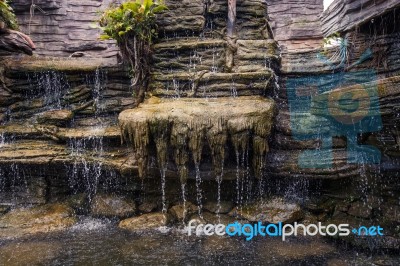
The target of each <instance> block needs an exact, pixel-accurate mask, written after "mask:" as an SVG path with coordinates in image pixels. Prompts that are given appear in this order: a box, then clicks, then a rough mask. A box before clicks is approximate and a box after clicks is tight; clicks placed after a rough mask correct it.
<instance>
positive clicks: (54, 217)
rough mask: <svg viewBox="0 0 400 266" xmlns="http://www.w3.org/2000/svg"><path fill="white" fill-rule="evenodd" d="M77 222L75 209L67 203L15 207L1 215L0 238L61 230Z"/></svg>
mask: <svg viewBox="0 0 400 266" xmlns="http://www.w3.org/2000/svg"><path fill="white" fill-rule="evenodd" d="M76 222H77V218H76V216H75V213H74V210H73V209H72V208H71V207H69V206H68V205H66V204H60V203H54V204H46V205H41V206H36V207H33V208H27V209H14V210H12V211H10V212H8V213H6V214H5V215H3V216H1V217H0V238H3V239H10V238H17V237H22V236H26V235H32V234H37V233H47V232H55V231H60V230H64V229H66V228H68V227H70V226H72V225H74V224H75V223H76Z"/></svg>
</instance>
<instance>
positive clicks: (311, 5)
mask: <svg viewBox="0 0 400 266" xmlns="http://www.w3.org/2000/svg"><path fill="white" fill-rule="evenodd" d="M266 2H267V4H268V15H269V20H270V23H271V28H272V30H273V32H274V39H275V40H276V41H278V43H279V44H280V45H281V48H282V49H283V50H309V49H313V48H317V47H319V46H320V45H321V42H322V31H321V22H320V19H319V16H320V15H321V14H322V12H323V10H324V7H323V0H300V1H293V0H266Z"/></svg>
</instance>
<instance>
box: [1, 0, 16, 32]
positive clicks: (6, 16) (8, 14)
mask: <svg viewBox="0 0 400 266" xmlns="http://www.w3.org/2000/svg"><path fill="white" fill-rule="evenodd" d="M0 22H3V23H4V24H5V26H6V28H9V29H12V30H17V29H18V23H17V19H16V17H15V14H14V11H13V9H12V8H11V7H10V5H9V4H8V1H7V0H0ZM0 28H1V27H0Z"/></svg>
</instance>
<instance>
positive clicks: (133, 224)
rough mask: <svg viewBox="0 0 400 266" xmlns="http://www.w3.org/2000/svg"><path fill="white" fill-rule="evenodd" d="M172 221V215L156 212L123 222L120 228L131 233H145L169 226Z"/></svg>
mask: <svg viewBox="0 0 400 266" xmlns="http://www.w3.org/2000/svg"><path fill="white" fill-rule="evenodd" d="M172 221H173V217H172V216H171V215H170V214H168V213H162V212H156V213H149V214H143V215H141V216H138V217H133V218H128V219H125V220H122V221H121V222H120V223H119V225H118V226H119V227H120V228H122V229H126V230H129V231H143V230H151V229H157V228H159V227H163V226H167V225H169V224H171V222H172Z"/></svg>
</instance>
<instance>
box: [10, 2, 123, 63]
mask: <svg viewBox="0 0 400 266" xmlns="http://www.w3.org/2000/svg"><path fill="white" fill-rule="evenodd" d="M110 3H112V1H110V0H104V1H103V0H102V1H98V0H87V1H75V0H73V1H65V0H37V1H33V2H32V1H31V0H15V1H12V6H13V8H14V10H15V13H16V15H17V19H18V23H19V25H20V28H21V31H22V32H24V33H26V34H28V35H29V36H31V38H32V40H33V41H34V43H35V44H36V46H37V50H36V53H37V54H38V55H47V56H57V57H68V56H70V55H72V54H73V53H75V52H82V53H85V54H86V55H87V56H91V57H114V56H115V55H116V54H117V51H118V49H117V48H116V46H115V45H114V42H112V41H100V40H99V36H100V33H101V30H100V29H99V27H98V23H97V21H98V19H99V17H100V15H101V10H105V9H106V8H107V7H108V6H109V5H110ZM81 55H82V54H81Z"/></svg>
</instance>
